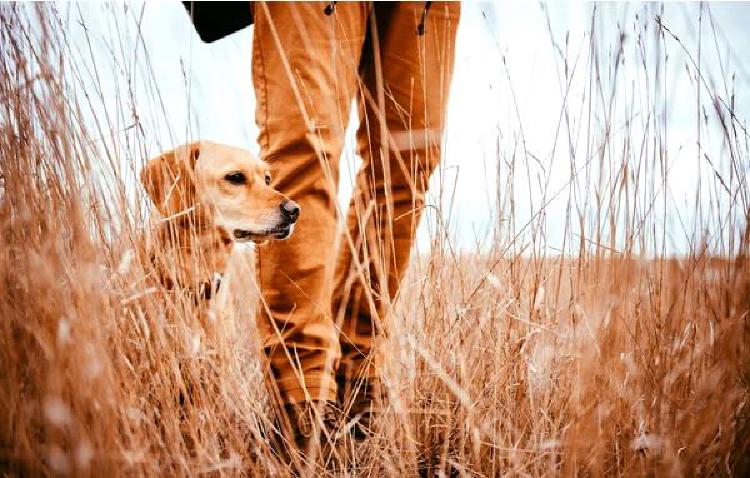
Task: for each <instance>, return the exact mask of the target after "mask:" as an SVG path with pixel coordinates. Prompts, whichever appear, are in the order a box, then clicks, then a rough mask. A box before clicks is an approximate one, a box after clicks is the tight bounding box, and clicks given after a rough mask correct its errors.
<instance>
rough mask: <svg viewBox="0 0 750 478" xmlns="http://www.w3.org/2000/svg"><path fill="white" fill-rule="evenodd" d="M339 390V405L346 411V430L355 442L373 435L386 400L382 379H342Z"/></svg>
mask: <svg viewBox="0 0 750 478" xmlns="http://www.w3.org/2000/svg"><path fill="white" fill-rule="evenodd" d="M338 392H339V393H338V402H339V406H340V407H341V409H342V410H343V411H344V412H345V419H346V423H345V425H344V426H345V430H347V431H348V432H349V435H350V436H351V437H352V438H353V439H354V441H355V442H362V441H364V440H366V439H367V438H368V437H370V436H372V435H373V434H374V426H375V424H376V419H377V417H378V415H379V413H380V411H381V409H382V406H383V403H384V401H385V400H384V395H383V388H382V385H381V383H380V381H379V380H378V379H376V378H370V379H367V380H365V379H362V380H353V381H352V380H347V379H340V380H339V388H338Z"/></svg>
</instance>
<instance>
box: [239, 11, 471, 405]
mask: <svg viewBox="0 0 750 478" xmlns="http://www.w3.org/2000/svg"><path fill="white" fill-rule="evenodd" d="M429 3H431V5H430V7H429V10H428V11H427V12H426V13H427V14H426V15H425V5H426V3H425V2H413V3H385V2H383V3H376V4H371V3H349V2H336V3H335V7H333V8H332V11H331V4H332V2H325V3H318V2H296V3H261V2H257V3H256V5H255V34H254V35H255V36H254V38H255V39H254V44H253V83H254V87H255V92H256V97H257V110H256V121H257V122H258V125H259V127H260V137H259V140H260V146H261V156H262V159H264V160H265V161H267V162H268V163H269V164H270V165H271V168H272V171H271V174H272V178H273V186H274V187H275V188H276V189H278V190H279V191H281V192H283V193H284V194H286V195H288V196H289V197H291V198H293V199H294V200H295V201H296V202H298V203H299V204H300V206H301V207H302V214H301V217H300V220H299V223H298V225H297V228H296V230H295V232H294V234H293V235H292V237H291V238H290V239H289V240H287V241H283V242H272V243H268V244H266V245H262V246H260V247H259V248H258V267H257V271H258V283H259V285H260V288H261V292H262V296H263V302H264V303H263V304H262V306H261V309H262V312H261V313H260V314H259V315H258V326H259V330H260V332H261V337H262V339H263V346H264V352H265V353H266V357H267V358H268V362H269V366H270V367H269V368H270V371H271V372H272V374H271V376H272V377H273V379H274V382H275V385H276V387H278V390H279V392H280V393H281V397H282V399H283V401H285V402H295V401H301V400H310V399H321V400H334V399H335V397H336V381H335V378H336V374H337V373H338V375H339V379H340V380H341V379H342V378H343V379H346V378H353V377H354V376H367V377H374V376H376V366H375V365H377V362H374V365H368V366H363V364H365V363H367V364H372V363H373V362H372V361H370V360H366V358H367V357H368V356H370V355H371V352H372V351H373V348H374V343H375V339H376V337H377V336H378V335H379V334H380V333H381V332H384V331H386V330H387V327H384V324H385V322H386V321H385V319H386V318H387V314H388V307H389V304H390V302H391V299H392V298H393V297H394V296H395V294H396V292H397V290H398V286H399V282H400V280H401V278H402V276H403V273H404V271H405V269H406V267H407V265H408V262H409V254H410V250H411V245H412V242H413V239H414V233H415V230H416V225H417V223H418V221H419V217H420V214H421V210H422V207H423V205H424V193H425V190H426V188H427V182H428V179H429V176H430V174H431V173H432V172H433V170H434V169H435V167H436V166H437V164H438V161H439V158H440V140H441V136H442V130H443V120H444V115H445V105H446V101H447V92H448V86H449V84H450V77H451V71H452V68H453V55H454V51H453V48H454V43H455V35H456V27H457V24H458V19H459V11H460V6H459V4H458V3H443V2H429ZM326 7H328V12H329V13H330V14H327V13H326ZM423 17H424V21H423V24H424V34H423V35H419V34H418V32H417V30H418V27H419V24H420V22H422V19H423ZM354 99H356V101H357V104H358V105H359V106H358V108H359V113H360V128H359V131H358V132H357V148H358V153H359V154H360V156H361V157H362V159H363V163H364V164H363V166H362V169H361V170H360V171H359V174H358V175H357V182H356V189H355V191H354V195H353V198H352V202H351V204H350V206H349V210H348V212H345V213H344V214H345V216H346V221H347V231H345V232H344V233H343V234H340V232H339V228H338V226H337V224H338V220H337V217H338V215H337V210H336V190H337V184H338V179H339V171H338V170H339V158H340V156H341V152H342V149H343V142H344V132H345V130H346V126H347V122H348V119H349V109H350V105H351V104H352V100H354ZM353 259H356V260H353ZM375 324H378V326H377V327H376V326H375ZM342 351H343V354H342Z"/></svg>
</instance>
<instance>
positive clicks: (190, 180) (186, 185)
mask: <svg viewBox="0 0 750 478" xmlns="http://www.w3.org/2000/svg"><path fill="white" fill-rule="evenodd" d="M199 156H200V144H199V143H190V144H186V145H184V146H180V147H179V148H176V149H174V150H172V151H167V152H166V153H163V154H161V155H160V156H157V157H155V158H153V159H151V160H149V162H148V163H146V166H144V168H143V170H142V171H141V183H142V184H143V187H144V188H145V189H146V192H147V193H148V195H149V197H151V200H152V201H153V202H154V204H155V205H156V208H157V209H158V210H159V212H160V213H162V215H164V216H165V217H170V216H174V215H176V214H180V213H185V211H187V210H188V209H190V208H191V207H193V206H194V205H195V196H196V194H195V163H196V162H197V161H198V158H199Z"/></svg>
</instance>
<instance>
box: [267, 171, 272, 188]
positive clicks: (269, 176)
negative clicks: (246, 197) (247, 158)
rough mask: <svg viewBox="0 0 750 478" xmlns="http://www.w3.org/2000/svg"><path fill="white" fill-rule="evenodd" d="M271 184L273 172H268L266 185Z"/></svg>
mask: <svg viewBox="0 0 750 478" xmlns="http://www.w3.org/2000/svg"><path fill="white" fill-rule="evenodd" d="M270 184H271V174H269V173H266V186H269V185H270Z"/></svg>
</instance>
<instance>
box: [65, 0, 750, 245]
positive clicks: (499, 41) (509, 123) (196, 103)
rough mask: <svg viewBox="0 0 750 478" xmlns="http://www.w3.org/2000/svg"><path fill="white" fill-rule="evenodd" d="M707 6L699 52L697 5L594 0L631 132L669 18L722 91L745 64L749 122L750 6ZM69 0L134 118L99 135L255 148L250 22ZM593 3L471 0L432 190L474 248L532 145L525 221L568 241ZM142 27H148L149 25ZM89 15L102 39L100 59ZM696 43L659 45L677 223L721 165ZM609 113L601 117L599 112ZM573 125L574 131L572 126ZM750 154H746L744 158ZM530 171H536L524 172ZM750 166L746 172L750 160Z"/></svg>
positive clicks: (742, 75) (618, 124) (106, 87)
mask: <svg viewBox="0 0 750 478" xmlns="http://www.w3.org/2000/svg"><path fill="white" fill-rule="evenodd" d="M708 7H710V8H707V7H706V6H704V8H703V13H702V15H703V27H702V29H701V30H700V31H701V33H702V47H701V50H700V55H698V49H697V45H698V19H699V17H700V16H701V7H700V4H698V3H667V4H666V5H665V6H664V7H663V8H664V11H663V13H662V12H661V11H660V9H661V8H662V6H661V5H659V4H641V3H604V4H598V5H597V6H596V9H597V13H596V17H595V18H596V21H595V22H594V23H593V25H594V29H595V31H596V43H597V46H598V49H599V52H600V54H601V64H602V68H603V71H602V72H601V76H602V77H605V78H606V77H611V76H612V70H611V67H612V65H614V63H615V62H614V61H611V59H612V58H614V55H615V54H616V51H617V48H616V45H618V44H619V42H618V40H619V38H620V32H622V33H624V34H625V44H624V45H625V46H624V49H623V54H622V61H621V66H620V68H621V70H620V72H619V76H618V78H619V79H618V80H617V81H618V82H619V83H618V85H621V86H618V88H617V98H618V101H617V107H616V108H615V111H614V113H613V118H612V128H613V130H615V131H620V129H622V128H625V125H626V124H630V123H628V122H627V121H626V119H627V118H631V119H632V118H636V120H635V121H633V122H632V124H635V125H636V129H635V130H634V131H632V130H631V131H630V134H634V135H635V134H637V133H638V131H640V130H638V129H637V125H638V124H644V123H643V121H645V120H644V119H642V118H645V117H647V116H648V115H647V113H648V111H649V108H652V107H653V105H649V104H648V102H649V101H653V100H654V97H652V96H650V93H649V94H647V93H648V89H647V88H645V87H644V86H643V85H644V84H646V82H647V81H648V76H647V75H646V74H645V73H644V72H643V71H642V70H643V69H642V65H641V64H639V60H638V55H637V51H638V49H639V48H640V47H639V43H638V36H639V34H642V35H643V36H644V38H645V40H644V44H646V45H647V47H646V48H651V47H649V46H648V44H647V42H648V41H652V40H653V38H650V37H649V35H652V36H653V32H654V31H655V28H656V18H657V16H659V15H661V16H662V18H663V23H664V24H665V25H667V26H668V27H669V29H670V30H671V31H672V32H674V33H675V35H676V36H677V37H678V38H679V39H680V41H681V42H682V45H683V46H684V47H685V49H687V51H688V52H690V53H691V55H692V57H693V60H698V59H700V63H701V65H702V74H703V75H704V80H705V81H706V83H708V84H710V85H712V86H713V87H716V88H719V89H720V90H722V91H724V90H725V87H724V85H725V84H726V82H727V80H726V79H727V78H729V79H730V80H731V78H732V76H733V75H734V79H733V83H732V81H729V83H731V84H730V85H729V86H728V87H727V88H726V89H727V90H729V89H731V88H732V87H733V88H734V89H735V90H736V91H737V96H736V105H735V113H736V114H737V116H739V117H740V118H746V117H747V113H748V110H749V109H750V103H749V102H748V98H747V95H746V92H747V91H748V86H750V75H749V72H750V63H749V62H750V60H749V58H750V57H748V55H747V53H746V52H745V51H744V50H745V49H746V48H747V45H750V28H748V25H750V4H747V3H734V4H729V3H721V4H709V5H708ZM59 9H60V11H61V13H62V16H63V18H65V19H66V25H67V26H66V28H67V34H68V36H69V39H70V40H71V43H72V45H73V49H74V51H78V53H74V54H75V55H76V56H77V58H76V61H77V62H79V63H81V62H82V63H83V64H85V65H88V66H87V67H88V68H91V67H92V66H94V65H96V67H97V74H98V75H99V78H100V82H99V83H100V84H101V85H102V88H103V91H102V99H103V101H104V104H105V105H106V106H107V108H109V109H112V110H120V111H118V113H117V115H115V116H116V117H119V119H118V121H119V122H120V123H121V124H119V125H118V126H119V127H118V128H114V130H113V132H112V133H111V134H105V135H104V137H103V138H101V139H102V141H104V142H107V143H111V144H114V145H119V147H122V145H123V144H124V143H126V142H127V135H128V134H132V131H130V132H129V130H127V126H128V125H129V123H132V115H133V112H135V114H137V115H138V117H139V119H140V121H141V123H142V124H143V126H144V130H145V133H146V137H147V145H146V147H147V153H146V155H147V156H148V155H155V154H157V153H158V152H159V151H162V150H165V149H169V148H171V147H173V146H175V145H177V144H180V143H183V142H185V141H186V140H192V139H197V138H201V139H210V140H213V141H218V142H224V143H228V144H233V145H237V146H242V147H246V148H248V149H251V150H253V151H257V150H258V146H257V143H256V136H257V127H256V125H255V124H254V108H255V101H254V95H253V90H252V82H251V76H250V75H251V65H250V48H251V42H252V28H247V29H245V30H243V31H240V32H238V33H236V34H234V35H231V36H229V37H227V38H225V39H223V40H220V41H218V42H215V43H213V44H203V43H201V41H200V39H199V38H198V36H197V35H196V34H195V32H194V30H193V27H192V25H191V24H190V21H189V19H188V17H187V15H186V13H185V11H184V9H183V7H182V5H181V4H180V3H179V2H155V3H151V2H149V3H147V4H145V5H144V4H141V3H130V4H127V5H123V4H106V5H104V4H98V3H83V4H61V5H60V6H59ZM593 9H594V4H591V3H557V2H553V3H550V4H546V5H542V4H539V3H531V2H517V3H515V2H509V3H505V2H503V3H473V2H466V3H464V5H463V9H462V18H461V23H460V25H459V32H458V40H457V47H456V48H457V56H456V66H455V75H454V83H453V87H452V90H451V99H450V106H449V112H448V128H447V132H446V138H445V144H446V148H445V157H444V161H443V170H442V172H441V174H439V176H440V177H439V178H438V177H436V178H435V182H436V183H438V182H439V183H441V184H442V187H441V188H438V187H435V188H433V192H434V193H435V194H437V193H439V192H442V193H443V196H444V197H448V198H452V201H444V202H443V203H442V206H443V214H444V216H446V217H447V216H450V219H451V225H452V234H453V235H454V238H455V240H456V241H457V242H458V243H460V245H461V246H463V247H473V245H474V244H475V242H477V241H479V242H480V243H484V244H485V245H486V241H487V240H489V238H491V237H492V236H491V234H490V233H489V232H490V231H491V230H492V227H493V225H494V224H495V223H496V222H497V221H498V220H503V219H504V218H506V217H507V215H508V211H507V210H505V209H501V210H498V209H497V208H496V207H495V203H496V199H497V191H498V190H501V191H503V190H506V189H507V186H508V181H509V179H508V177H506V176H505V174H506V173H507V171H508V169H507V167H504V166H503V165H502V164H503V162H507V161H508V158H510V157H511V156H512V153H513V151H519V150H521V148H522V150H523V151H525V153H524V157H526V158H534V160H533V161H531V160H529V161H528V162H530V163H538V167H537V166H535V165H534V164H530V165H529V167H528V168H522V169H523V171H517V175H520V176H519V177H517V181H518V184H517V186H516V189H515V190H514V196H517V197H515V198H514V199H515V207H516V212H515V213H516V222H517V223H518V224H520V225H522V224H524V223H525V222H527V221H528V219H529V218H530V217H532V215H533V214H535V213H536V212H538V210H539V209H540V208H541V206H542V205H544V206H545V207H546V210H547V217H546V225H547V231H546V232H547V241H548V242H549V243H550V244H552V246H553V250H554V245H555V244H558V245H559V244H560V243H561V241H562V230H563V227H564V222H563V215H564V211H565V205H566V204H567V201H568V200H569V197H570V195H569V193H568V192H567V191H565V188H566V185H568V184H569V181H570V177H569V176H570V170H571V164H574V165H575V167H578V165H579V164H581V163H579V162H578V161H579V160H580V156H581V154H582V152H583V151H585V149H586V148H585V146H586V144H587V141H585V140H581V139H580V137H581V136H583V135H584V133H588V136H589V137H591V136H592V132H591V131H590V130H586V129H584V126H585V125H584V123H583V119H582V118H583V116H582V114H581V113H582V112H581V110H580V108H581V106H580V105H581V98H583V95H584V92H585V91H587V88H589V86H587V85H589V84H590V79H591V77H592V75H591V74H589V73H588V72H590V71H591V61H590V58H589V55H588V53H589V47H590V35H589V32H590V31H591V27H592V13H593ZM709 10H710V15H709ZM709 19H710V20H711V21H712V22H713V27H712V26H711V24H710V23H709ZM138 24H140V29H138V28H136V25H138ZM82 25H85V26H86V30H85V31H86V32H87V33H88V38H89V39H91V45H92V52H91V53H90V54H89V52H88V45H89V43H88V41H87V38H86V35H85V34H84V32H85V31H84V29H83V27H82ZM644 29H645V30H644ZM138 31H140V35H141V36H139V35H138ZM644 32H645V33H644ZM714 32H715V35H714ZM566 39H567V40H566ZM555 45H556V46H555ZM683 46H681V45H680V44H679V43H678V42H677V41H675V40H674V39H666V40H665V41H664V44H663V51H662V53H666V54H667V55H668V57H669V58H670V59H669V61H668V64H667V67H666V68H665V70H664V72H663V83H664V90H665V91H666V92H667V93H666V101H667V103H668V106H667V114H666V117H667V118H666V119H668V124H669V127H668V128H669V129H668V131H669V133H668V135H667V136H666V139H665V143H666V145H667V147H668V148H669V149H670V151H671V153H670V159H669V161H670V163H669V164H670V165H677V167H673V168H672V167H671V166H670V172H669V176H668V186H667V191H666V192H665V194H667V195H669V197H670V199H669V204H670V208H674V210H675V211H682V213H683V214H684V215H685V217H684V218H683V217H682V216H681V217H680V221H682V220H683V219H685V220H688V221H689V220H694V218H693V219H690V217H692V216H691V213H690V211H691V210H693V209H695V205H694V199H695V191H696V189H695V188H696V185H697V184H698V183H699V180H700V178H701V177H704V178H705V177H709V176H711V173H710V171H709V169H707V168H708V166H707V165H705V164H699V163H700V162H699V161H698V160H697V159H693V158H697V157H698V156H699V155H697V154H696V152H697V149H696V148H697V146H696V145H697V141H696V138H697V133H696V117H697V112H696V106H695V103H696V91H697V90H696V82H695V81H694V76H695V75H692V76H691V74H689V73H688V69H687V67H686V65H689V64H690V61H691V60H690V59H689V57H688V56H687V55H686V54H685V53H684V51H683V50H682V48H683ZM558 49H559V50H558ZM563 55H564V56H567V57H568V62H569V68H570V69H571V71H572V70H573V69H574V68H575V71H576V73H575V74H573V75H572V76H571V80H570V82H569V83H566V80H565V76H564V75H565V74H564V63H563V60H562V56H563ZM649 55H655V50H654V51H652V52H651V53H647V54H646V58H647V59H649V61H650V60H652V59H653V58H652V57H651V56H649ZM115 58H119V59H118V60H115ZM147 64H148V65H150V68H147V67H146V65H147ZM652 73H653V72H652ZM128 78H130V79H131V80H133V81H128ZM604 82H605V83H606V80H605V81H604ZM566 84H568V85H569V86H568V87H566ZM156 89H158V93H157V91H156ZM130 96H132V97H133V98H134V99H135V101H134V104H132V105H130V104H129V105H128V108H127V110H128V111H122V106H121V105H123V102H124V103H128V102H129V100H128V99H127V98H128V97H130ZM620 96H622V98H621V99H619V98H620ZM564 99H565V100H566V101H567V104H568V105H569V108H570V115H571V117H572V119H570V120H569V121H570V123H571V124H572V126H571V129H572V131H573V132H574V133H575V136H576V137H577V138H578V140H576V139H571V138H567V139H565V141H561V139H560V137H561V134H560V129H559V128H558V126H559V125H560V122H561V115H562V113H561V112H562V111H563V110H562V106H563V102H564ZM703 101H706V98H705V97H704V98H703ZM628 102H629V103H628ZM623 104H628V105H629V106H622V105H623ZM708 104H709V105H710V102H709V103H708ZM600 107H601V105H600ZM638 118H641V119H640V120H639V119H638ZM662 119H664V118H662ZM597 121H600V122H601V118H599V119H598V120H597ZM639 121H641V123H639ZM618 128H620V129H618ZM707 129H709V131H705V132H702V133H701V134H702V135H703V134H705V135H706V138H705V139H704V140H703V141H704V143H705V144H706V145H703V146H702V148H704V149H705V151H703V150H702V153H707V154H709V155H710V156H711V157H713V158H714V162H715V163H716V167H717V168H718V169H719V170H721V168H722V167H724V166H725V165H724V163H722V157H723V156H724V155H725V154H726V152H725V151H724V150H723V148H722V142H721V139H720V136H716V135H717V133H716V131H713V132H712V131H710V128H707ZM350 136H351V131H350ZM562 136H569V135H568V133H567V132H564V134H562ZM712 138H713V139H712ZM716 138H718V139H716ZM709 143H710V144H709ZM571 157H574V158H575V159H572V160H571ZM682 158H685V159H682ZM146 159H148V158H143V160H144V161H145V160H146ZM584 159H585V158H584ZM744 159H745V162H746V161H747V156H744ZM342 161H343V162H344V163H342V169H341V171H342V184H341V191H340V203H341V204H342V206H343V205H345V204H347V201H348V195H349V194H350V192H351V178H352V177H353V174H354V170H355V168H356V165H357V158H356V157H355V155H354V152H353V150H352V149H351V142H349V148H348V149H347V151H346V152H345V153H344V157H343V158H342ZM498 161H500V162H501V167H500V168H499V169H498V166H497V164H498ZM683 165H684V166H683ZM139 166H140V165H135V166H133V167H131V168H130V173H131V174H133V175H134V174H135V172H136V169H137V167H139ZM726 167H728V166H726ZM498 170H499V171H500V176H498V174H497V171H498ZM540 172H542V173H543V176H544V177H546V178H547V180H546V182H547V191H548V196H549V195H552V193H555V192H559V193H560V195H559V198H557V199H556V200H554V201H549V202H544V204H543V199H542V198H543V196H542V193H541V189H542V185H541V183H539V182H538V180H537V179H535V178H536V177H537V176H536V175H537V174H539V173H540ZM527 173H528V174H530V175H531V177H532V179H533V180H532V181H529V180H528V179H527ZM742 174H743V175H744V176H745V177H747V164H745V165H744V166H743V171H742ZM133 178H135V176H133ZM543 182H544V181H543ZM567 187H569V186H567ZM708 196H709V195H707V197H708ZM506 199H507V198H506ZM431 201H432V202H433V203H437V202H438V201H439V199H438V198H437V197H435V196H433V197H432V199H431ZM545 201H546V200H545ZM666 212H667V214H668V215H669V217H668V222H669V223H670V224H671V225H670V226H669V227H670V231H669V234H668V235H669V236H670V237H669V238H668V241H667V242H668V243H669V247H670V248H673V249H674V250H675V251H677V252H679V251H684V250H685V248H686V247H687V243H686V241H685V237H684V236H685V233H684V232H683V231H682V229H684V225H683V226H677V225H675V224H674V222H675V221H676V219H675V217H672V215H671V214H670V212H669V211H666ZM423 226H424V227H423V228H422V230H421V231H420V238H421V239H420V247H422V248H424V247H425V245H426V244H427V242H428V241H427V237H428V236H429V231H430V228H432V230H434V228H435V227H436V222H435V218H434V217H431V218H429V219H428V221H427V222H426V223H425V224H424V225H423ZM483 241H484V242H483Z"/></svg>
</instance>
